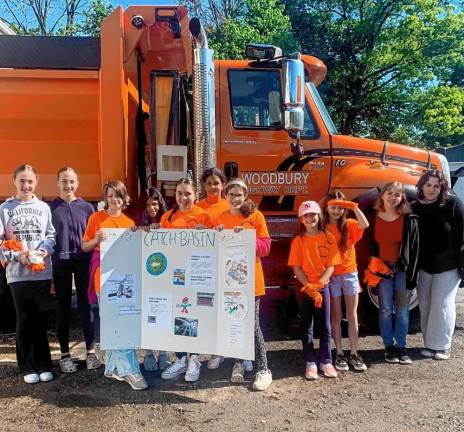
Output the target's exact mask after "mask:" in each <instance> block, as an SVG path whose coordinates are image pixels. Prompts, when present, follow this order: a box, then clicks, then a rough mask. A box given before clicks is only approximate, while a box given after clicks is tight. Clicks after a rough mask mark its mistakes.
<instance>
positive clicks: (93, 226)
mask: <svg viewBox="0 0 464 432" xmlns="http://www.w3.org/2000/svg"><path fill="white" fill-rule="evenodd" d="M102 194H103V199H104V201H105V207H104V210H100V211H98V212H96V213H94V214H93V215H92V216H90V218H89V222H88V224H87V228H86V230H85V233H84V237H83V238H82V250H83V251H84V252H90V251H93V254H92V261H91V264H90V284H89V290H88V297H89V302H90V303H91V304H96V303H98V295H99V294H100V243H101V242H102V241H103V240H105V238H106V234H105V232H104V231H103V230H102V228H131V227H133V226H134V221H133V220H132V219H130V218H128V217H127V216H126V215H124V213H123V210H125V209H126V208H127V206H128V204H129V201H130V198H129V195H128V193H127V190H126V186H124V184H123V183H122V182H120V181H119V180H110V181H109V182H107V183H106V184H105V185H104V186H103V193H102ZM105 376H106V377H107V378H114V379H117V380H118V381H126V382H127V383H128V384H129V385H130V386H131V387H132V389H133V390H143V389H146V388H147V387H148V385H147V383H146V381H145V378H144V377H143V375H142V374H141V373H140V367H139V363H138V361H137V354H136V352H135V350H133V349H125V350H106V352H105Z"/></svg>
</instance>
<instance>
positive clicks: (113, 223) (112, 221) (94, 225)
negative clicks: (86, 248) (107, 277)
mask: <svg viewBox="0 0 464 432" xmlns="http://www.w3.org/2000/svg"><path fill="white" fill-rule="evenodd" d="M134 225H135V223H134V221H133V220H132V219H131V218H128V217H127V216H126V215H124V214H121V215H120V216H110V215H109V214H108V213H106V211H105V210H100V211H98V212H96V213H94V214H92V215H91V216H90V217H89V220H88V222H87V228H86V229H85V233H84V236H83V237H82V240H83V241H89V240H92V239H94V238H95V236H96V234H97V231H98V230H99V229H100V228H131V227H133V226H134ZM95 249H96V250H100V246H99V245H97V246H96V247H95ZM93 281H94V284H95V292H96V293H99V292H100V267H98V268H97V270H96V271H95V274H94V279H93Z"/></svg>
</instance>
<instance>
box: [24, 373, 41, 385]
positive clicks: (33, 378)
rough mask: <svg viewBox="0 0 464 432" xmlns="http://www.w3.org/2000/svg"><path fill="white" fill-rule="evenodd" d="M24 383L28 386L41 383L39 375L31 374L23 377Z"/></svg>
mask: <svg viewBox="0 0 464 432" xmlns="http://www.w3.org/2000/svg"><path fill="white" fill-rule="evenodd" d="M23 379H24V382H25V383H27V384H37V383H38V382H39V381H40V378H39V374H36V373H30V374H27V375H24V376H23Z"/></svg>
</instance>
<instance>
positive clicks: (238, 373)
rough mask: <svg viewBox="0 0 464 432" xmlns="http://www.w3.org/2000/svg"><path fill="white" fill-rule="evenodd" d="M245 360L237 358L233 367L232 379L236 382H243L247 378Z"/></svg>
mask: <svg viewBox="0 0 464 432" xmlns="http://www.w3.org/2000/svg"><path fill="white" fill-rule="evenodd" d="M243 363H244V362H243V360H235V364H234V367H233V368H232V375H231V376H230V381H231V382H233V383H234V384H242V383H243V382H244V381H245V380H244V378H243V375H244V374H245V365H244V364H243Z"/></svg>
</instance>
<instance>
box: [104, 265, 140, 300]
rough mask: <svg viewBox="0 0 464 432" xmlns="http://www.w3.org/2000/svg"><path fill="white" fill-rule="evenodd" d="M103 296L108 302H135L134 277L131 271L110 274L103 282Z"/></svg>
mask: <svg viewBox="0 0 464 432" xmlns="http://www.w3.org/2000/svg"><path fill="white" fill-rule="evenodd" d="M104 292H105V298H106V300H107V301H108V302H114V303H119V304H126V305H129V304H135V302H136V299H135V296H136V290H135V278H134V275H133V274H132V273H126V274H123V275H118V274H114V273H113V274H112V275H111V276H110V277H109V279H108V280H107V281H106V283H105V291H104Z"/></svg>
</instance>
